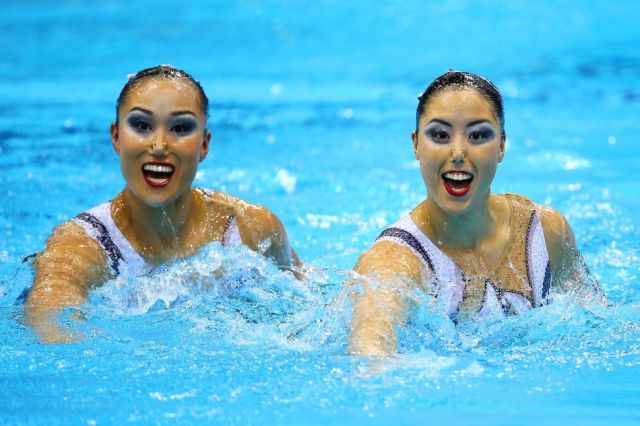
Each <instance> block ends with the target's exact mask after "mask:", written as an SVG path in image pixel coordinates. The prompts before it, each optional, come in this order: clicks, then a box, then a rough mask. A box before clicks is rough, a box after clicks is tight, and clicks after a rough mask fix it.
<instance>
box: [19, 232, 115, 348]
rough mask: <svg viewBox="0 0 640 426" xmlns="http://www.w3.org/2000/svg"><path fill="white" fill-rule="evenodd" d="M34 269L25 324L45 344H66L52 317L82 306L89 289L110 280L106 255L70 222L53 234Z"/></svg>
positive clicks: (92, 240)
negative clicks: (31, 328)
mask: <svg viewBox="0 0 640 426" xmlns="http://www.w3.org/2000/svg"><path fill="white" fill-rule="evenodd" d="M34 270H35V276H34V281H33V285H32V287H31V289H30V291H29V296H28V298H27V300H26V302H25V316H26V321H27V323H28V324H30V325H31V326H32V327H33V328H34V329H35V330H36V331H37V332H38V334H39V335H40V338H41V339H42V340H43V341H45V342H56V341H66V340H68V338H67V336H64V335H63V334H62V332H61V330H59V329H58V328H57V327H55V325H53V324H52V322H51V321H52V314H54V313H55V312H56V311H57V310H59V309H61V308H65V307H73V306H78V305H80V304H81V303H83V302H84V301H85V300H86V298H87V292H88V290H89V288H90V287H92V286H94V285H98V284H101V283H102V282H104V281H105V280H106V279H107V278H108V273H107V269H106V257H105V254H104V252H103V250H102V249H101V247H100V246H99V244H98V243H97V242H96V241H95V240H94V239H93V238H91V237H89V236H88V235H86V234H85V232H84V231H83V230H82V228H80V227H79V226H78V225H76V224H74V223H70V222H68V223H65V224H63V225H61V226H59V227H57V228H56V229H55V230H54V231H53V233H52V234H51V236H50V237H49V239H48V240H47V243H46V247H45V249H44V250H43V251H42V252H40V253H39V254H38V256H37V257H36V259H35V260H34Z"/></svg>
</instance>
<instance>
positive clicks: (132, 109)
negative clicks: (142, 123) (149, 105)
mask: <svg viewBox="0 0 640 426" xmlns="http://www.w3.org/2000/svg"><path fill="white" fill-rule="evenodd" d="M134 111H140V112H143V113H145V114H147V115H153V112H151V111H149V110H148V109H144V108H140V107H133V108H131V109H130V110H129V114H131V113H132V112H134Z"/></svg>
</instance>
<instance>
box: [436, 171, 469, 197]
mask: <svg viewBox="0 0 640 426" xmlns="http://www.w3.org/2000/svg"><path fill="white" fill-rule="evenodd" d="M442 180H443V181H444V187H445V189H446V190H447V192H448V193H449V194H450V195H453V196H454V197H462V196H464V195H466V194H467V192H469V190H470V189H471V182H472V181H473V175H472V174H471V173H467V172H461V171H454V172H446V173H443V174H442Z"/></svg>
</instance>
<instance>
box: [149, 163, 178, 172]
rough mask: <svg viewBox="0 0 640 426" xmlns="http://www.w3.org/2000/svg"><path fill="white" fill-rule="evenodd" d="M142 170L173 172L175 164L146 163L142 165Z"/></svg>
mask: <svg viewBox="0 0 640 426" xmlns="http://www.w3.org/2000/svg"><path fill="white" fill-rule="evenodd" d="M142 170H144V171H145V172H157V173H171V172H173V166H172V165H170V164H145V165H144V166H142Z"/></svg>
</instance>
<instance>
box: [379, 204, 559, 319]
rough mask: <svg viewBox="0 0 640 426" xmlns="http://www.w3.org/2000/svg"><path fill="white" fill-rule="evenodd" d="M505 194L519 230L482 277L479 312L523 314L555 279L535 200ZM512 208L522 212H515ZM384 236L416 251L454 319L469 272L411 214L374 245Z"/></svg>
mask: <svg viewBox="0 0 640 426" xmlns="http://www.w3.org/2000/svg"><path fill="white" fill-rule="evenodd" d="M505 197H507V200H508V201H510V206H511V209H512V213H511V220H512V223H511V228H512V230H511V232H512V233H515V234H516V235H515V239H512V241H514V242H515V243H514V245H513V246H512V247H511V249H510V250H509V252H508V253H507V254H505V255H504V257H503V258H502V260H501V261H500V263H499V264H498V265H497V266H496V268H494V270H493V271H494V272H491V273H489V274H488V275H487V276H486V277H485V276H483V277H481V278H480V279H481V280H483V281H484V282H483V283H482V282H480V285H481V286H484V289H481V290H480V291H483V295H482V302H481V305H480V309H479V313H480V315H495V314H498V315H506V314H519V313H521V312H524V311H526V310H529V309H531V308H533V307H538V306H541V305H543V304H544V303H545V300H546V296H547V293H548V292H549V287H550V284H551V268H550V263H549V256H548V254H547V247H546V244H545V240H544V234H543V230H542V223H541V222H540V218H539V215H538V213H537V212H536V211H535V209H534V208H533V207H532V206H533V203H532V202H531V201H529V200H527V199H525V198H524V197H519V196H515V195H511V194H507V195H505ZM514 211H519V212H520V213H521V214H520V215H516V214H514V213H513V212H514ZM518 216H519V217H518ZM514 222H515V223H514ZM518 234H524V235H520V238H519V239H520V240H522V239H524V241H518V236H519V235H518ZM522 237H524V238H522ZM380 241H391V242H394V243H396V244H399V245H401V246H403V247H406V248H408V249H410V250H411V251H412V252H413V253H414V254H415V256H416V257H417V258H418V259H419V260H420V261H421V263H422V265H423V267H424V268H425V269H426V270H427V271H429V272H430V274H428V275H429V276H430V277H432V279H431V280H430V282H428V283H425V284H426V287H427V289H428V290H429V291H431V292H433V293H435V294H436V295H437V296H436V300H437V304H438V305H439V306H440V308H441V309H442V310H443V311H444V312H446V313H447V314H448V315H449V316H450V317H451V318H453V319H455V318H456V317H457V315H458V312H459V311H460V308H461V306H463V303H464V302H465V300H466V297H465V296H467V295H468V291H471V290H469V289H467V287H468V286H467V284H468V283H469V282H470V281H471V279H470V277H466V276H465V273H464V272H463V271H462V270H461V269H460V268H459V267H458V266H457V265H456V264H455V263H454V262H453V260H451V258H449V257H448V256H447V255H445V254H444V253H443V252H442V251H441V250H440V249H439V248H438V247H437V246H436V245H435V244H434V243H433V242H432V241H431V240H429V238H428V237H427V236H426V235H425V234H424V233H423V232H422V231H421V230H420V229H419V228H418V226H417V225H416V224H415V223H414V222H413V220H412V219H411V216H410V215H407V216H405V217H404V218H402V219H401V220H400V221H398V222H396V223H395V224H393V225H392V226H391V227H389V228H387V229H385V230H384V231H383V232H382V233H381V234H380V236H379V237H378V238H377V239H376V241H375V243H374V245H375V244H376V243H378V242H380ZM519 271H520V272H519ZM499 276H500V277H499ZM504 277H506V278H507V279H504ZM498 278H502V279H498ZM505 281H506V282H505Z"/></svg>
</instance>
